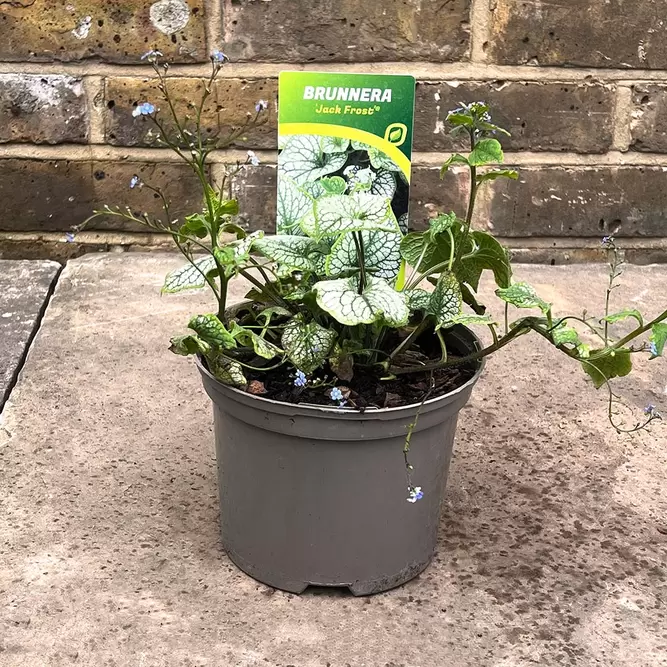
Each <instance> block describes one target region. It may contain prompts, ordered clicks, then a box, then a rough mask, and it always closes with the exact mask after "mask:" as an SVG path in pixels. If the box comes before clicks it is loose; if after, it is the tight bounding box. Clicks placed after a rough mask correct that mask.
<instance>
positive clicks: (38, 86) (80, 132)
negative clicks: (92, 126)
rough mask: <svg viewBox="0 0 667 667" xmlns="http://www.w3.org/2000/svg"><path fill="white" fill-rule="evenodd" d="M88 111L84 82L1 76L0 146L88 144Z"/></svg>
mask: <svg viewBox="0 0 667 667" xmlns="http://www.w3.org/2000/svg"><path fill="white" fill-rule="evenodd" d="M87 140H88V111H87V106H86V96H85V94H84V90H83V85H82V83H81V79H77V78H73V77H70V76H52V75H45V76H40V75H35V74H0V142H1V143H7V142H31V143H36V144H42V143H47V144H59V143H63V142H68V143H86V141H87Z"/></svg>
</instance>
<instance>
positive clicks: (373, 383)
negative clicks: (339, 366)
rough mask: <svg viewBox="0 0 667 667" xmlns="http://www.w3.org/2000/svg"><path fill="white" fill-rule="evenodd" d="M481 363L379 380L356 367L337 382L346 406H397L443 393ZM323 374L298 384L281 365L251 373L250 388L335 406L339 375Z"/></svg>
mask: <svg viewBox="0 0 667 667" xmlns="http://www.w3.org/2000/svg"><path fill="white" fill-rule="evenodd" d="M476 370H477V367H476V365H475V364H473V363H470V364H462V365H460V366H449V367H447V368H440V369H438V370H435V371H433V373H432V374H431V373H430V372H429V373H415V374H410V375H401V376H398V377H397V379H395V380H387V381H381V380H378V377H377V374H376V373H373V372H370V370H366V369H355V373H354V377H353V378H352V380H350V381H349V382H342V381H338V382H336V383H335V386H337V387H338V388H339V389H340V391H341V393H342V394H343V399H344V400H345V407H346V408H353V409H357V410H359V411H363V410H365V409H367V408H395V407H400V406H402V405H414V404H416V403H421V402H422V401H423V400H424V397H425V396H427V397H428V398H435V397H437V396H443V395H444V394H447V393H449V392H451V391H454V390H455V389H458V388H459V387H460V386H462V385H464V384H465V383H466V382H467V381H468V380H470V379H471V378H472V377H473V375H474V374H475V371H476ZM325 376H326V374H323V375H322V377H321V378H320V382H319V383H318V378H312V380H315V383H314V384H315V386H308V385H306V386H305V387H296V386H295V385H294V377H293V376H285V369H284V368H277V369H275V370H273V371H268V372H265V373H257V374H253V373H248V377H249V380H250V382H249V386H248V391H249V392H250V393H254V394H257V395H261V396H262V397H263V398H270V399H273V400H274V401H281V402H283V403H310V404H311V405H326V406H328V407H333V406H336V405H338V403H339V401H335V400H332V399H331V398H330V396H329V393H330V391H331V387H332V386H333V385H334V383H333V382H331V379H332V378H333V379H334V380H335V379H336V378H335V376H334V375H333V373H329V374H328V380H329V381H328V382H326V384H322V383H321V382H322V381H323V380H324V378H325Z"/></svg>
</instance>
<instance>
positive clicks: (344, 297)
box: [313, 276, 410, 327]
mask: <svg viewBox="0 0 667 667" xmlns="http://www.w3.org/2000/svg"><path fill="white" fill-rule="evenodd" d="M313 291H314V292H315V294H316V298H317V303H318V305H319V306H320V308H322V310H325V311H326V312H327V313H329V314H330V315H331V316H332V317H333V318H334V319H335V320H337V321H338V322H340V323H341V324H346V325H348V326H355V325H357V324H371V323H372V322H376V321H379V320H382V321H384V322H385V323H386V324H387V325H389V326H394V327H400V326H403V325H405V324H407V321H408V317H409V316H410V310H409V308H408V303H407V297H406V295H405V294H404V293H403V292H397V291H396V290H395V289H394V288H393V287H392V286H391V285H390V284H389V283H388V282H387V281H385V280H383V279H382V278H378V277H376V276H369V277H368V278H367V284H366V286H365V287H364V290H363V292H362V293H361V294H359V278H358V277H357V276H351V277H349V278H339V279H338V280H323V281H320V282H319V283H315V285H314V286H313Z"/></svg>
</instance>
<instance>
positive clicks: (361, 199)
mask: <svg viewBox="0 0 667 667" xmlns="http://www.w3.org/2000/svg"><path fill="white" fill-rule="evenodd" d="M301 228H302V229H303V231H304V233H305V234H307V235H308V236H310V237H312V238H314V239H318V240H319V239H322V238H325V237H327V236H332V235H337V234H340V233H341V232H348V231H361V230H371V229H378V230H383V231H387V232H391V231H398V223H397V222H396V217H395V216H394V213H393V211H392V210H391V206H390V202H389V200H387V199H385V198H384V197H379V196H377V195H372V194H370V193H368V192H357V193H355V194H352V195H330V196H328V197H321V198H320V199H318V200H317V201H316V202H315V208H314V212H313V214H312V215H308V216H306V217H305V218H304V219H303V220H302V221H301Z"/></svg>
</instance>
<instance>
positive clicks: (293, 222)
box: [276, 176, 314, 234]
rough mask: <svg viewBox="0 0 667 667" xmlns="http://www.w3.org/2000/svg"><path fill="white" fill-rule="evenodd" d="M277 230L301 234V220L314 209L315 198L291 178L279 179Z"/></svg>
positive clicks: (282, 177) (281, 232) (282, 232)
mask: <svg viewBox="0 0 667 667" xmlns="http://www.w3.org/2000/svg"><path fill="white" fill-rule="evenodd" d="M277 196H278V200H277V202H278V206H277V217H276V231H277V232H278V234H301V227H300V226H299V222H300V221H301V219H302V218H303V217H304V216H305V215H306V214H308V213H309V212H311V211H312V209H313V204H314V201H313V198H312V197H311V196H310V195H309V194H308V193H307V192H306V191H305V190H303V189H302V188H300V187H299V186H298V185H297V184H296V183H295V182H294V181H293V180H292V179H291V178H288V177H287V176H281V177H280V178H279V179H278V195H277Z"/></svg>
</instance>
